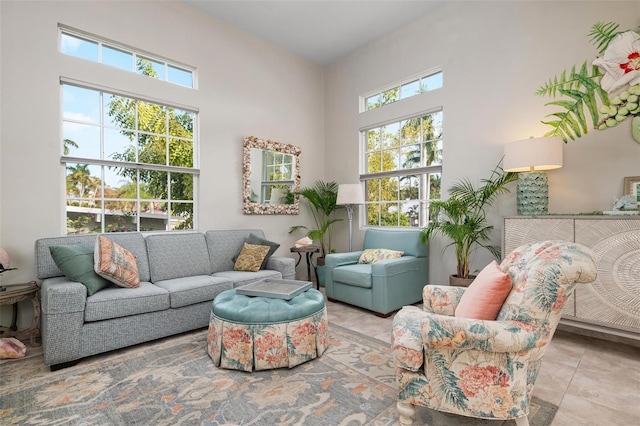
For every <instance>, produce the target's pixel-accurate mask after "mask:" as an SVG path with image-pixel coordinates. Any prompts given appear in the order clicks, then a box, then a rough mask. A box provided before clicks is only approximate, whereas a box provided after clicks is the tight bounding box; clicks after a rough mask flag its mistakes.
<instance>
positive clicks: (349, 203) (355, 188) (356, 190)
mask: <svg viewBox="0 0 640 426" xmlns="http://www.w3.org/2000/svg"><path fill="white" fill-rule="evenodd" d="M336 204H337V205H343V206H346V207H347V218H348V219H349V251H351V237H352V235H353V232H352V230H353V228H352V226H353V206H354V205H357V204H364V194H363V192H362V185H360V184H359V183H344V184H341V185H338V198H337V200H336Z"/></svg>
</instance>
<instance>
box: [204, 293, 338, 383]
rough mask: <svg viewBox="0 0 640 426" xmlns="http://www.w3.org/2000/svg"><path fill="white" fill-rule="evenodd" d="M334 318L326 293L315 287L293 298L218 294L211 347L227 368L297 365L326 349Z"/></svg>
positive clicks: (215, 358)
mask: <svg viewBox="0 0 640 426" xmlns="http://www.w3.org/2000/svg"><path fill="white" fill-rule="evenodd" d="M328 346H329V323H328V320H327V308H326V306H325V302H324V296H323V295H322V293H320V292H319V291H318V290H316V289H313V288H311V289H309V290H307V291H305V292H304V293H301V294H299V295H297V296H295V297H294V298H292V299H291V300H283V299H276V298H269V297H262V296H246V295H242V294H237V293H236V290H235V289H233V290H227V291H223V292H222V293H220V294H218V296H216V298H215V299H214V301H213V304H212V307H211V317H210V320H209V336H208V338H207V353H208V354H209V356H210V357H211V359H212V360H213V362H214V364H215V365H216V366H218V367H221V368H229V369H234V370H242V371H254V370H268V369H272V368H283V367H288V368H291V367H294V366H296V365H298V364H302V363H303V362H306V361H309V360H312V359H314V358H316V357H318V356H320V355H322V354H323V353H324V351H325V350H326V349H327V347H328Z"/></svg>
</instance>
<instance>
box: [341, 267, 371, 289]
mask: <svg viewBox="0 0 640 426" xmlns="http://www.w3.org/2000/svg"><path fill="white" fill-rule="evenodd" d="M333 282H334V283H339V284H347V285H352V286H355V287H362V288H371V285H372V284H371V264H370V263H358V264H356V265H344V266H340V267H338V268H335V269H334V270H333Z"/></svg>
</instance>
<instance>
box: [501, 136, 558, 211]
mask: <svg viewBox="0 0 640 426" xmlns="http://www.w3.org/2000/svg"><path fill="white" fill-rule="evenodd" d="M560 167H562V141H561V140H560V139H558V138H530V139H523V140H520V141H516V142H511V143H508V144H506V145H505V147H504V170H505V171H506V172H518V173H519V174H518V194H517V202H518V214H519V215H521V216H532V215H544V214H547V213H548V211H549V183H548V177H547V172H546V170H553V169H558V168H560Z"/></svg>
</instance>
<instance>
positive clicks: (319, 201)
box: [289, 180, 342, 284]
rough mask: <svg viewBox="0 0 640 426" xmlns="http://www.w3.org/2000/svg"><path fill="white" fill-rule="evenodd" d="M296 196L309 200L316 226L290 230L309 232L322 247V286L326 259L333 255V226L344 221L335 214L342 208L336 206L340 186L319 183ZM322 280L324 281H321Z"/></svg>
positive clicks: (320, 266) (319, 277)
mask: <svg viewBox="0 0 640 426" xmlns="http://www.w3.org/2000/svg"><path fill="white" fill-rule="evenodd" d="M296 194H298V195H301V196H302V197H304V199H306V200H307V202H308V205H309V207H310V208H311V213H312V214H313V220H314V223H315V226H314V227H313V228H309V227H307V226H304V225H296V226H292V227H291V228H289V233H290V234H291V233H294V232H296V231H298V230H300V229H305V230H307V236H308V237H309V238H311V239H312V240H313V241H315V242H316V243H317V244H318V245H319V246H320V256H319V257H318V259H317V261H316V263H317V265H318V269H317V270H316V271H317V276H318V281H319V283H320V284H324V274H323V273H322V272H323V269H322V268H323V267H324V257H325V256H326V255H327V254H329V253H331V251H332V248H331V239H332V232H333V224H334V223H336V222H338V221H340V220H342V219H337V218H335V215H334V212H335V211H336V210H337V209H338V208H339V207H340V206H338V205H336V201H337V198H338V184H337V183H336V182H335V181H331V182H324V181H322V180H319V181H317V182H316V183H315V184H314V186H312V187H306V188H302V189H301V190H300V191H298V192H296ZM321 278H322V279H321Z"/></svg>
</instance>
